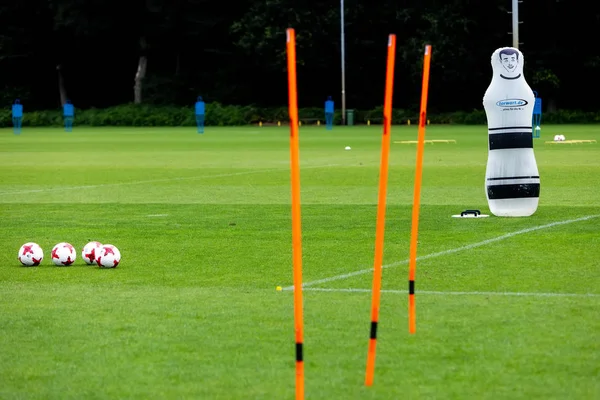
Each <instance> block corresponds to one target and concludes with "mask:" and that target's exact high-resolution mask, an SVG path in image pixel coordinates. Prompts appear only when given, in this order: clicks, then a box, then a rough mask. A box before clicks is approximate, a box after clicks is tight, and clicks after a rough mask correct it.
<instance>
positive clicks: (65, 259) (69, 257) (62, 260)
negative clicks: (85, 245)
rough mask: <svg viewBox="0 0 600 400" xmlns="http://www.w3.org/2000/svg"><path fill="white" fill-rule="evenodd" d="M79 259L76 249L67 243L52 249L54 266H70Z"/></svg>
mask: <svg viewBox="0 0 600 400" xmlns="http://www.w3.org/2000/svg"><path fill="white" fill-rule="evenodd" d="M76 259H77V252H76V251H75V248H74V247H73V246H72V245H71V244H70V243H66V242H61V243H59V244H57V245H56V246H54V247H53V248H52V262H53V263H54V265H59V266H61V267H62V266H65V267H66V266H69V265H71V264H73V263H74V262H75V260H76Z"/></svg>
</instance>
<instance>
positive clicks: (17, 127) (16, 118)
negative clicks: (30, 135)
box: [12, 99, 23, 135]
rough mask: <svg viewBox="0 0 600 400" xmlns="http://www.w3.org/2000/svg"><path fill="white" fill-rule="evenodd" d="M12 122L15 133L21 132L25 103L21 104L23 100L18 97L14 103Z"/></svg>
mask: <svg viewBox="0 0 600 400" xmlns="http://www.w3.org/2000/svg"><path fill="white" fill-rule="evenodd" d="M12 122H13V132H14V133H15V135H18V134H20V133H21V127H22V126H23V104H21V100H19V99H16V100H15V102H14V104H13V105H12Z"/></svg>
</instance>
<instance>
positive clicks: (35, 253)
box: [18, 242, 44, 267]
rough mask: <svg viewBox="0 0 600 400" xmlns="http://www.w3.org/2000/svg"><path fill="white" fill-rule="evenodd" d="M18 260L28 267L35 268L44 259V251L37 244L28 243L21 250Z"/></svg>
mask: <svg viewBox="0 0 600 400" xmlns="http://www.w3.org/2000/svg"><path fill="white" fill-rule="evenodd" d="M18 259H19V261H20V262H21V264H23V265H25V266H27V267H34V266H36V265H40V263H41V262H42V260H43V259H44V250H42V248H41V247H40V245H38V244H37V243H33V242H28V243H25V244H24V245H23V246H21V248H20V249H19V255H18Z"/></svg>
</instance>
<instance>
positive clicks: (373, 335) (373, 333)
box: [369, 321, 377, 339]
mask: <svg viewBox="0 0 600 400" xmlns="http://www.w3.org/2000/svg"><path fill="white" fill-rule="evenodd" d="M369 338H371V339H377V321H371V333H370V335H369Z"/></svg>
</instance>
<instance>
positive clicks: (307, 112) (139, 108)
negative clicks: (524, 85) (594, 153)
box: [0, 103, 600, 127]
mask: <svg viewBox="0 0 600 400" xmlns="http://www.w3.org/2000/svg"><path fill="white" fill-rule="evenodd" d="M354 112H355V117H354V123H355V124H357V125H363V124H367V123H369V122H370V123H371V124H372V125H378V124H381V123H382V121H383V118H382V115H383V107H381V106H380V107H376V108H374V109H371V110H354ZM298 115H299V119H300V121H301V122H302V123H303V124H308V125H310V124H315V123H316V122H317V121H321V123H323V120H324V115H323V110H322V109H321V108H318V107H313V108H301V109H299V111H298ZM427 119H428V120H429V121H430V123H432V124H451V125H452V124H455V125H481V124H486V116H485V112H484V111H483V110H472V111H457V112H448V113H430V114H429V115H428V116H427ZM409 120H410V122H411V124H417V123H418V112H416V111H411V110H403V109H394V110H393V112H392V123H393V124H395V125H399V124H406V123H407V122H408V121H409ZM259 122H262V123H264V124H276V123H277V122H281V123H282V124H287V123H288V109H287V107H271V108H265V107H255V106H232V105H223V104H220V103H208V104H207V105H206V122H205V123H206V125H207V126H235V125H249V124H258V123H259ZM542 122H543V123H545V124H587V123H600V113H598V112H596V113H594V112H584V111H568V110H559V111H555V112H551V113H545V114H543V119H542ZM62 123H63V121H62V114H61V112H60V111H59V110H46V111H32V112H26V113H25V118H24V119H23V126H37V127H41V126H61V125H62ZM334 123H335V124H340V123H341V113H340V112H339V111H337V112H336V113H335V116H334ZM195 124H196V120H195V117H194V111H193V109H192V108H191V107H177V106H152V105H145V104H142V105H135V104H125V105H120V106H115V107H109V108H103V109H99V108H91V109H88V110H79V111H76V116H75V125H84V126H195ZM9 126H12V121H11V112H10V110H9V109H2V110H0V127H9Z"/></svg>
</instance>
